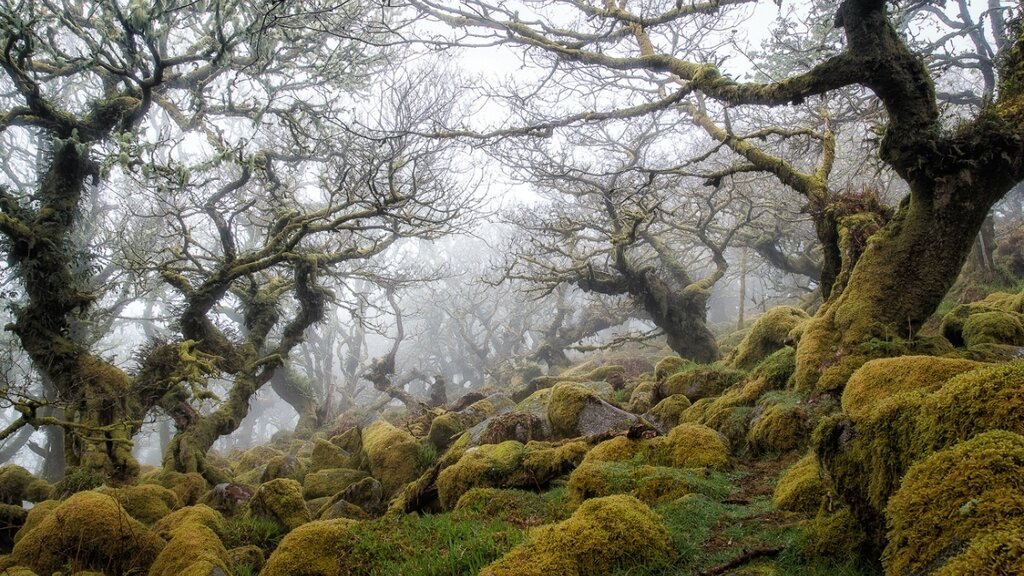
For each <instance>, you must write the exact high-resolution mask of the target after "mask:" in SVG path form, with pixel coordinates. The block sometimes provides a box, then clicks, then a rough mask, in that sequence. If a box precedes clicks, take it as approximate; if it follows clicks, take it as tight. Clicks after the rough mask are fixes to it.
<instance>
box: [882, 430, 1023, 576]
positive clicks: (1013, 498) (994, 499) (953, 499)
mask: <svg viewBox="0 0 1024 576" xmlns="http://www.w3.org/2000/svg"><path fill="white" fill-rule="evenodd" d="M1022 516H1024V436H1021V435H1019V434H1015V433H1012V432H1006V431H1002V430H994V431H991V432H986V433H984V434H980V435H978V436H976V437H974V438H972V439H970V440H967V441H965V442H961V443H959V444H956V445H955V446H953V447H951V448H947V449H945V450H941V451H939V452H936V453H934V454H932V455H930V456H928V457H927V458H924V459H923V460H921V461H920V462H918V463H916V464H914V465H913V466H912V467H911V468H910V469H909V470H907V473H906V476H905V477H904V478H903V484H902V485H901V487H900V489H899V490H898V491H897V492H896V493H895V494H894V495H893V496H892V498H891V499H890V500H889V506H888V518H889V534H888V536H889V538H888V540H889V542H888V545H887V546H886V548H885V553H884V554H883V555H882V562H883V565H884V566H885V569H886V573H887V574H892V575H899V574H910V573H920V572H922V571H924V570H925V569H930V568H932V567H935V566H936V565H938V564H941V562H942V561H943V560H944V559H945V558H946V557H948V556H949V555H950V552H953V553H956V552H957V551H958V550H959V549H960V548H961V547H962V546H963V544H964V543H969V542H971V541H973V540H974V539H976V538H978V537H981V536H983V535H985V534H986V533H990V532H993V531H996V530H999V529H1003V528H1005V527H1006V526H1007V525H1008V524H1010V523H1012V522H1020V521H1021V518H1022Z"/></svg>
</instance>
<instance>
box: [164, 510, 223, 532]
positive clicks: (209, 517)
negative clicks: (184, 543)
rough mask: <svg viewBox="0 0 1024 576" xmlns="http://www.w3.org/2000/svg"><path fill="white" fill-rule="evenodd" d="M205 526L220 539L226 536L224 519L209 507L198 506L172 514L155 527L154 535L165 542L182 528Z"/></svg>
mask: <svg viewBox="0 0 1024 576" xmlns="http://www.w3.org/2000/svg"><path fill="white" fill-rule="evenodd" d="M192 526H203V527H205V528H209V529H210V530H213V531H214V533H216V534H217V536H218V537H220V536H223V534H224V517H223V516H221V514H220V512H217V511H216V510H214V509H213V508H210V507H209V506H205V505H203V504H197V505H195V506H186V507H184V508H179V509H177V510H175V511H174V512H171V513H170V514H168V515H167V516H164V517H163V518H161V519H160V521H159V522H157V523H156V524H154V525H153V533H154V534H156V535H157V536H159V537H161V538H163V539H164V540H170V539H171V533H172V532H174V531H175V530H178V529H180V528H184V529H187V528H189V527H192Z"/></svg>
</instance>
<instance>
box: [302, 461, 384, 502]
mask: <svg viewBox="0 0 1024 576" xmlns="http://www.w3.org/2000/svg"><path fill="white" fill-rule="evenodd" d="M367 476H368V474H367V473H366V472H363V471H362V470H350V469H347V468H333V469H329V470H321V471H319V472H314V473H312V474H306V478H305V481H304V482H303V483H302V496H303V498H305V499H306V500H312V499H314V498H323V497H325V496H334V495H335V494H337V493H338V492H341V491H342V490H344V489H345V488H348V487H349V486H351V485H352V484H354V483H356V482H358V481H360V480H362V479H363V478H366V477H367Z"/></svg>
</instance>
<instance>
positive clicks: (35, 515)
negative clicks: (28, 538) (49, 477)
mask: <svg viewBox="0 0 1024 576" xmlns="http://www.w3.org/2000/svg"><path fill="white" fill-rule="evenodd" d="M58 506H60V502H59V501H57V500H43V501H42V502H40V503H38V504H36V505H35V506H33V507H32V509H31V510H29V511H28V515H27V516H26V517H25V523H24V524H23V525H22V526H21V529H20V530H18V533H17V534H15V535H14V543H15V544H17V543H18V540H21V539H22V538H24V537H25V535H26V534H28V533H29V532H31V531H32V530H34V529H35V528H36V526H39V524H40V523H42V521H43V519H45V518H46V517H47V516H49V515H50V514H51V513H52V512H53V511H54V510H56V509H57V507H58Z"/></svg>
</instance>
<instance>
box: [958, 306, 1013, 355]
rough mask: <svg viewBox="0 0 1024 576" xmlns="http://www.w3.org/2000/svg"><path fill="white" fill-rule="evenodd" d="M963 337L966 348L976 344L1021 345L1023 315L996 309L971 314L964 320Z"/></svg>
mask: <svg viewBox="0 0 1024 576" xmlns="http://www.w3.org/2000/svg"><path fill="white" fill-rule="evenodd" d="M963 338H964V344H965V345H967V347H968V348H970V347H973V346H977V345H978V344H1009V345H1011V346H1022V345H1024V315H1021V314H1018V313H1016V312H1002V311H997V310H993V311H991V312H981V313H979V314H972V315H970V316H968V317H967V320H965V321H964V327H963Z"/></svg>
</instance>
